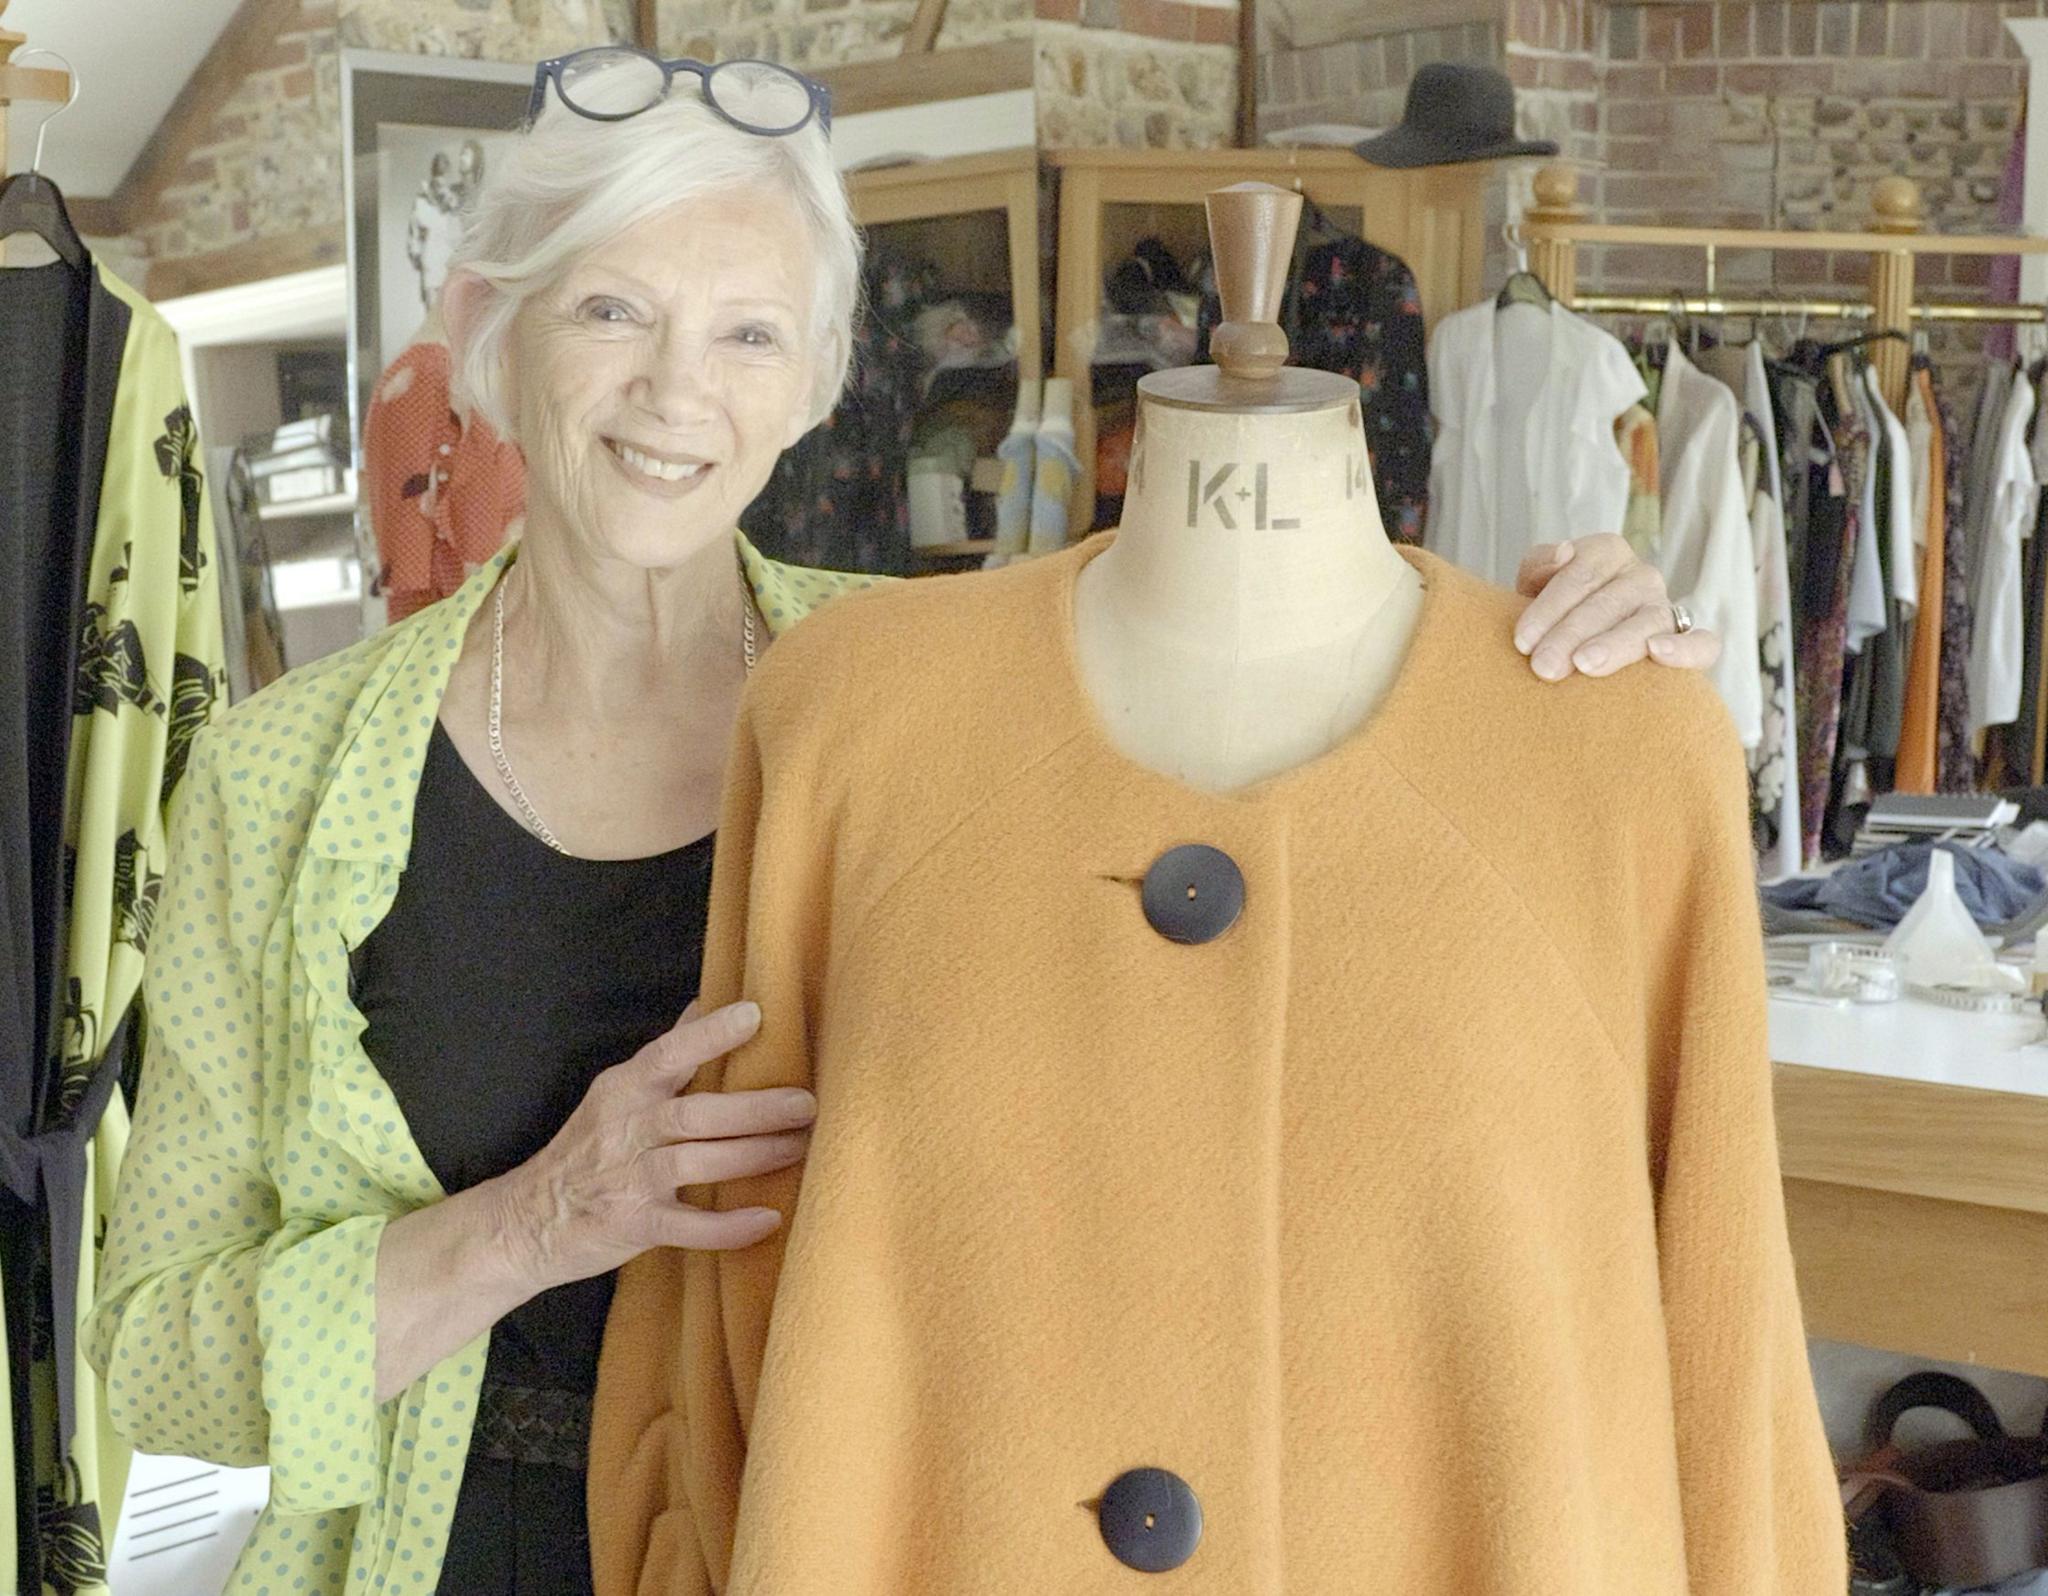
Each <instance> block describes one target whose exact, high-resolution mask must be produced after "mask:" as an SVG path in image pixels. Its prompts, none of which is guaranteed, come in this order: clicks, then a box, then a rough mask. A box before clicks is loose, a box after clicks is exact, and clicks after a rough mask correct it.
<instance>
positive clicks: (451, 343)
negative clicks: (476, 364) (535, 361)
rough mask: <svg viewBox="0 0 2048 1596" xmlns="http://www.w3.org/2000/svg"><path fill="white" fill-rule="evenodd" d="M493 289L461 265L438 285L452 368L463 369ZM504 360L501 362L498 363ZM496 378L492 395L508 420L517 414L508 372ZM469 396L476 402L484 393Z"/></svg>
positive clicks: (516, 403) (439, 316) (440, 308)
mask: <svg viewBox="0 0 2048 1596" xmlns="http://www.w3.org/2000/svg"><path fill="white" fill-rule="evenodd" d="M496 292H497V290H496V289H495V288H493V287H492V286H491V285H490V284H489V283H488V282H486V281H485V280H484V279H483V278H481V277H479V276H478V275H477V274H476V273H475V272H473V271H467V270H464V269H463V268H461V267H457V268H456V269H455V270H454V271H451V272H450V273H449V274H448V279H447V281H446V282H444V283H443V284H442V285H441V300H440V305H439V307H438V311H439V314H438V320H439V321H440V324H441V329H442V336H443V337H445V338H446V340H447V343H448V360H449V365H450V366H451V367H452V368H453V369H454V370H456V371H460V370H462V368H463V363H464V361H465V360H466V358H467V357H468V354H469V351H470V349H471V347H472V345H473V344H474V343H475V341H476V337H477V330H478V328H479V326H480V325H481V324H482V321H483V315H484V312H485V310H486V309H488V308H489V306H490V303H491V296H492V295H493V294H495V293H496ZM503 364H504V363H501V367H502V365H503ZM495 381H496V385H497V387H498V392H497V394H496V395H495V396H494V398H495V402H496V404H497V406H498V407H499V408H500V409H502V410H503V412H504V414H505V417H506V419H507V420H508V421H509V420H510V419H511V417H513V416H514V415H516V414H518V401H517V399H516V398H515V397H514V396H513V394H512V391H511V373H510V372H509V371H505V370H503V369H501V370H500V371H499V372H498V373H497V374H496V377H495ZM469 397H470V399H471V401H472V402H475V401H476V400H478V399H481V398H483V397H484V396H483V395H480V394H472V395H470V396H469ZM483 408H484V409H485V410H489V409H490V408H491V405H490V404H488V403H486V404H485V405H484V407H483Z"/></svg>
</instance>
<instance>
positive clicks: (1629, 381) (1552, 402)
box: [1427, 300, 1707, 624]
mask: <svg viewBox="0 0 2048 1596" xmlns="http://www.w3.org/2000/svg"><path fill="white" fill-rule="evenodd" d="M1644 392H1645V389H1644V387H1643V379H1642V377H1641V376H1640V375H1639V374H1638V373H1637V371H1636V369H1635V366H1634V365H1633V364H1632V363H1631V362H1630V360H1629V358H1628V351H1627V350H1625V349H1623V348H1622V346H1621V344H1620V342H1619V341H1618V340H1616V339H1615V338H1613V337H1612V336H1610V335H1609V334H1608V333H1606V332H1603V331H1602V330H1601V329H1600V328H1598V327H1596V326H1594V325H1593V324H1592V323H1591V322H1589V321H1587V320H1586V319H1585V318H1584V317H1582V316H1577V315H1574V314H1573V313H1572V312H1571V311H1568V310H1566V309H1565V308H1564V307H1563V306H1562V305H1558V304H1555V303H1553V304H1552V305H1550V306H1549V307H1548V309H1542V308H1538V307H1531V306H1510V307H1509V308H1508V309H1507V310H1505V311H1498V312H1497V311H1496V310H1495V307H1494V304H1493V302H1492V301H1491V300H1487V301H1484V302H1482V303H1480V304H1477V305H1472V306H1470V307H1468V308H1466V309H1464V310H1461V311H1457V312H1455V313H1454V314H1452V315H1449V316H1446V317H1445V318H1444V319H1443V320H1442V321H1441V322H1439V323H1438V324H1437V328H1436V332H1435V333H1434V334H1433V335H1432V337H1431V338H1430V343H1429V395H1430V407H1431V409H1432V410H1434V411H1435V413H1436V419H1437V436H1436V447H1435V449H1434V451H1433V453H1432V455H1431V459H1430V472H1429V530H1428V534H1427V543H1428V546H1429V548H1430V550H1431V552H1432V553H1435V554H1439V555H1441V556H1443V558H1445V559H1447V560H1449V561H1450V562H1451V563H1452V564H1454V565H1459V566H1463V567H1464V568H1465V569H1466V570H1468V571H1471V572H1473V573H1475V574H1476V575H1478V576H1481V577H1484V578H1486V579H1487V580H1488V581H1491V582H1495V583H1498V584H1500V585H1501V586H1503V587H1512V586H1513V585H1514V580H1515V573H1516V571H1517V570H1518V569H1519V567H1520V566H1521V563H1522V557H1523V556H1524V555H1525V554H1527V553H1528V552H1529V550H1530V548H1531V547H1533V546H1534V545H1536V544H1538V543H1551V542H1557V541H1559V540H1562V539H1564V538H1572V537H1581V536H1584V535H1586V534H1588V533H1593V532H1619V531H1620V530H1621V527H1622V521H1623V517H1624V516H1625V515H1626V513H1627V510H1628V488H1629V471H1628V462H1627V461H1626V460H1625V459H1623V458H1622V454H1621V449H1620V447H1619V446H1618V445H1617V444H1616V443H1615V441H1614V423H1615V421H1616V420H1617V419H1618V418H1619V417H1620V416H1621V414H1622V413H1623V412H1624V411H1625V410H1627V409H1628V407H1629V406H1630V405H1632V404H1634V403H1636V402H1637V401H1638V400H1639V399H1641V398H1642V397H1643V395H1644ZM1703 624H1707V623H1705V622H1704V621H1703Z"/></svg>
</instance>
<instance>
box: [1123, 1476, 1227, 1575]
mask: <svg viewBox="0 0 2048 1596" xmlns="http://www.w3.org/2000/svg"><path fill="white" fill-rule="evenodd" d="M1097 1512H1098V1518H1099V1522H1100V1524H1101V1527H1102V1539H1103V1542H1104V1544H1106V1545H1107V1546H1108V1547H1109V1549H1110V1550H1111V1551H1112V1552H1114V1553H1115V1554H1116V1559H1117V1561H1118V1562H1120V1563H1122V1564H1123V1565H1124V1566H1125V1567H1126V1568H1135V1569H1136V1570H1137V1571H1138V1572H1139V1573H1141V1574H1164V1573H1165V1572H1166V1571H1167V1570H1168V1569H1172V1568H1178V1567H1180V1565H1181V1564H1182V1563H1185V1562H1186V1561H1187V1560H1188V1559H1189V1558H1190V1557H1193V1556H1194V1555H1195V1546H1196V1544H1197V1543H1198V1542H1199V1541H1200V1540H1201V1538H1202V1504H1201V1503H1200V1502H1198V1501H1196V1500H1195V1493H1194V1492H1193V1491H1191V1490H1189V1489H1188V1482H1187V1481H1186V1480H1184V1479H1182V1478H1181V1477H1180V1476H1179V1475H1178V1474H1173V1473H1169V1472H1168V1471H1167V1470H1165V1469H1131V1470H1130V1471H1129V1472H1127V1473H1124V1474H1119V1475H1118V1476H1117V1477H1116V1479H1115V1480H1114V1481H1113V1482H1112V1483H1111V1485H1110V1487H1109V1489H1108V1490H1106V1491H1104V1492H1103V1493H1102V1506H1101V1507H1100V1508H1099V1509H1098V1510H1097Z"/></svg>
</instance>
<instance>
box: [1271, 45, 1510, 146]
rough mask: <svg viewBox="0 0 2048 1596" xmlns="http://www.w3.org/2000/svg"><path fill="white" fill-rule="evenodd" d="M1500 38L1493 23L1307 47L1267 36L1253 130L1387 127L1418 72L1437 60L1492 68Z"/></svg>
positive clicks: (1500, 48)
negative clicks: (1319, 125) (1320, 125)
mask: <svg viewBox="0 0 2048 1596" xmlns="http://www.w3.org/2000/svg"><path fill="white" fill-rule="evenodd" d="M1502 39H1503V35H1502V28H1501V25H1500V24H1499V23H1497V22H1468V23H1465V24H1463V25H1462V26H1459V27H1453V28H1411V29H1406V30H1403V31H1400V32H1394V33H1381V34H1375V35H1372V36H1370V37H1361V38H1355V39H1342V40H1339V41H1337V42H1335V43H1332V44H1322V45H1315V46H1311V47H1310V48H1308V49H1297V48H1294V47H1292V46H1291V45H1290V43H1289V42H1288V41H1287V40H1286V39H1285V38H1283V37H1280V36H1278V35H1275V34H1269V35H1268V38H1267V40H1266V43H1265V45H1264V47H1262V48H1261V50H1260V52H1259V132H1260V134H1261V135H1262V136H1263V135H1265V134H1268V133H1277V132H1281V131H1284V130H1285V129H1287V128H1295V127H1306V126H1309V125H1311V124H1313V123H1317V122H1344V123H1357V124H1360V125H1362V126H1365V127H1374V128H1381V127H1392V126H1393V125H1394V124H1395V123H1396V122H1398V121H1400V120H1401V107H1402V104H1403V103H1404V101H1405V100H1406V98H1407V92H1408V80H1409V79H1410V78H1411V77H1413V76H1414V75H1415V72H1416V69H1417V68H1419V67H1422V66H1426V65H1428V64H1430V63H1432V62H1437V61H1466V62H1478V63H1483V64H1485V65H1488V66H1498V65H1499V64H1500V62H1501V59H1502V51H1503V42H1502Z"/></svg>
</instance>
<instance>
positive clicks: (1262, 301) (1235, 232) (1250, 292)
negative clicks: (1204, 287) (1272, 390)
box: [1207, 183, 1301, 381]
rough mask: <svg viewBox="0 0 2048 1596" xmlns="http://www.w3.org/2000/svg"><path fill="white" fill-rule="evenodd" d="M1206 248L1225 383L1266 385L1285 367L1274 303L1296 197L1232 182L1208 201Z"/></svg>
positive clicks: (1282, 286) (1288, 260)
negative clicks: (1219, 306) (1219, 315)
mask: <svg viewBox="0 0 2048 1596" xmlns="http://www.w3.org/2000/svg"><path fill="white" fill-rule="evenodd" d="M1207 206H1208V211H1209V248H1210V251H1211V253H1212V254H1213V256H1214V257H1215V261H1216V294H1217V297H1218V298H1219V299H1220V300H1222V302H1223V322H1222V325H1221V326H1219V327H1218V328H1217V329H1216V331H1215V333H1214V334H1213V335H1212V336H1211V337H1210V339H1209V350H1210V353H1211V355H1212V356H1213V358H1214V359H1215V361H1216V364H1217V366H1218V367H1220V368H1221V369H1222V371H1223V373H1224V374H1225V375H1226V376H1229V377H1236V378H1242V379H1246V380H1250V381H1259V380H1263V379H1269V378H1271V377H1273V376H1275V375H1276V374H1277V373H1278V372H1279V370H1280V368H1281V367H1282V366H1284V365H1286V364H1287V334H1286V333H1284V332H1282V331H1281V329H1280V301H1281V299H1282V297H1283V296H1284V295H1285V294H1286V292H1287V270H1288V267H1289V265H1290V264H1292V262H1293V259H1294V235H1295V232H1296V231H1297V229H1299V228H1300V226H1301V196H1300V195H1299V194H1296V193H1294V192H1293V191H1291V190H1289V189H1284V188H1277V187H1275V186H1274V185H1273V184H1271V183H1233V184H1231V186H1230V187H1228V188H1221V189H1217V190H1216V191H1215V192H1214V193H1212V194H1210V195H1209V196H1208V198H1207Z"/></svg>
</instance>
